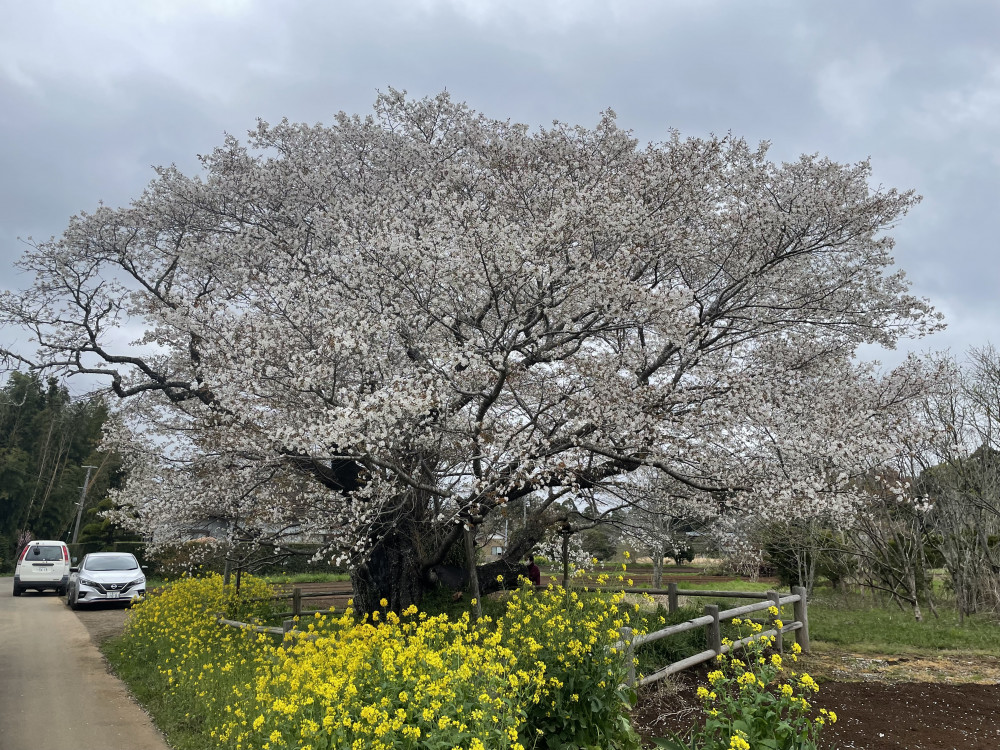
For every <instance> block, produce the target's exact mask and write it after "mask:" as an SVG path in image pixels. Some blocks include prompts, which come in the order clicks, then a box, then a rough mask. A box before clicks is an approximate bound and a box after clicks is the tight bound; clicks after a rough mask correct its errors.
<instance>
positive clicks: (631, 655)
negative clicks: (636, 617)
mask: <svg viewBox="0 0 1000 750" xmlns="http://www.w3.org/2000/svg"><path fill="white" fill-rule="evenodd" d="M618 632H619V633H620V634H621V640H622V643H623V644H624V646H625V648H624V649H622V651H623V652H624V654H625V657H624V658H625V684H626V685H628V686H629V687H635V646H633V645H632V628H630V627H628V626H627V625H626V626H625V627H622V628H619V629H618Z"/></svg>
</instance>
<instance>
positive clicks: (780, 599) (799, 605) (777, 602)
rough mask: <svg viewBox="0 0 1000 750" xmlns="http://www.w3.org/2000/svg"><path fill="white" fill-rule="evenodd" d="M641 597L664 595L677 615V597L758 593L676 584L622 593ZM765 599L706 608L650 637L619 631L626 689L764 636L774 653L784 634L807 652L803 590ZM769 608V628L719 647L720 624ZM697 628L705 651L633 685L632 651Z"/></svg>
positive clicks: (795, 588)
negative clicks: (787, 609) (788, 612)
mask: <svg viewBox="0 0 1000 750" xmlns="http://www.w3.org/2000/svg"><path fill="white" fill-rule="evenodd" d="M630 592H631V593H644V594H666V595H667V597H668V607H669V610H670V611H671V612H675V611H677V598H678V596H681V595H683V596H696V597H710V598H713V599H759V598H760V593H759V592H756V593H751V592H746V591H688V590H682V591H678V589H677V586H676V584H670V585H669V587H668V588H667V589H655V590H650V589H626V593H630ZM766 595H767V599H765V600H763V601H758V602H755V603H754V604H746V605H744V606H742V607H735V608H733V609H726V610H722V611H721V612H720V611H719V607H718V605H715V604H709V605H707V606H706V607H705V614H704V615H702V616H701V617H696V618H694V619H693V620H688V621H687V622H682V623H678V624H676V625H670V626H668V627H665V628H663V629H661V630H657V631H654V632H652V633H645V634H643V635H637V636H635V637H633V636H632V630H631V628H627V627H626V628H621V631H622V640H621V641H619V643H618V644H617V645H618V647H619V648H620V649H622V650H623V651H624V654H625V663H626V665H627V669H628V674H627V678H626V680H627V684H628V685H629V686H636V685H638V686H642V685H649V684H650V683H652V682H656V681H657V680H662V679H663V678H664V677H667V676H668V675H672V674H675V673H677V672H680V671H683V670H685V669H688V668H690V667H694V666H697V665H698V664H703V663H705V662H707V661H710V660H711V659H714V658H715V657H716V656H719V655H720V654H725V653H729V652H730V651H735V650H737V649H741V648H743V647H744V646H746V645H747V644H748V643H750V642H751V641H753V640H755V639H758V638H762V637H764V636H773V637H774V639H775V643H774V645H775V648H776V649H777V650H778V652H779V653H780V652H782V651H783V650H784V634H785V633H793V634H794V637H795V640H796V642H797V643H798V644H799V646H800V647H801V649H802V650H803V651H804V652H807V653H808V651H809V610H808V603H807V600H806V590H805V588H804V587H802V586H793V587H792V590H791V594H790V595H785V596H782V595H780V594H779V593H778V592H776V591H768V592H767V594H766ZM787 604H791V605H792V607H793V610H792V611H793V615H792V616H793V618H794V619H793V620H792V621H790V622H785V621H784V619H783V618H782V617H781V608H782V607H783V606H785V605H787ZM769 607H777V609H778V616H777V617H775V616H773V615H772V616H769V617H768V621H769V622H770V624H771V627H770V628H769V629H767V630H764V631H762V632H760V633H755V634H754V635H752V636H748V637H747V638H741V639H740V640H738V641H735V642H733V643H732V644H723V643H722V627H721V625H722V623H723V622H725V621H728V620H732V619H733V618H735V617H743V616H744V615H749V614H753V613H754V612H761V611H763V610H766V609H768V608H769ZM775 620H781V621H782V626H781V627H780V628H779V627H777V625H776V623H775V622H774V621H775ZM698 628H705V641H706V646H707V648H706V649H705V650H704V651H702V652H700V653H697V654H693V655H691V656H689V657H687V658H685V659H681V660H680V661H676V662H674V663H672V664H667V665H666V666H664V667H662V668H661V669H659V670H657V671H656V672H654V673H652V674H649V675H646V676H644V677H643V678H642V679H640V680H639V681H638V682H636V675H635V649H637V648H639V647H640V646H642V645H644V644H647V643H653V642H654V641H658V640H660V639H661V638H668V637H670V636H672V635H678V634H680V633H686V632H688V631H690V630H696V629H698Z"/></svg>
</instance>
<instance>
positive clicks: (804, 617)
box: [792, 586, 809, 654]
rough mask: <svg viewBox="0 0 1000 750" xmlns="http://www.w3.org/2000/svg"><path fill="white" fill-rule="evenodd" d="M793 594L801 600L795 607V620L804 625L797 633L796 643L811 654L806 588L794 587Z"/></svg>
mask: <svg viewBox="0 0 1000 750" xmlns="http://www.w3.org/2000/svg"><path fill="white" fill-rule="evenodd" d="M792 593H793V594H797V595H798V597H799V600H798V601H797V602H795V604H794V605H793V608H794V612H795V619H796V620H797V621H798V622H801V623H802V627H801V628H799V629H798V630H796V631H795V642H796V643H798V644H799V646H800V647H801V648H802V651H803V652H804V653H806V654H808V653H809V605H808V603H807V601H806V587H805V586H792Z"/></svg>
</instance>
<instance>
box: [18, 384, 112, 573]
mask: <svg viewBox="0 0 1000 750" xmlns="http://www.w3.org/2000/svg"><path fill="white" fill-rule="evenodd" d="M107 416H108V413H107V408H106V406H105V404H104V403H103V401H102V400H100V399H78V400H74V399H73V398H71V396H70V394H69V391H68V390H67V389H66V387H65V386H63V385H61V384H60V383H59V382H58V381H57V380H56V379H55V378H49V379H47V380H42V379H41V378H39V377H38V376H37V375H31V374H23V373H17V372H15V373H11V375H10V377H9V379H8V380H7V382H6V383H5V384H4V385H3V387H2V388H0V566H2V567H4V568H9V567H10V566H11V564H12V563H11V561H12V559H13V558H14V555H15V554H16V551H17V548H18V547H19V546H21V545H23V543H24V541H26V540H27V539H63V540H68V539H69V538H70V535H71V534H72V533H73V525H74V523H75V521H76V511H77V503H78V502H79V500H80V494H81V488H82V486H83V482H84V479H85V477H86V469H85V468H83V467H84V466H86V465H88V464H89V465H91V466H94V467H96V468H95V469H94V470H93V471H92V472H91V475H90V485H89V488H88V492H87V503H86V504H85V506H84V507H85V514H84V517H83V519H82V521H83V522H82V525H81V530H80V536H79V541H88V540H89V541H99V540H102V539H103V540H105V541H111V540H112V539H113V538H114V537H115V534H116V533H117V532H116V530H115V529H114V528H113V527H112V526H110V524H109V523H107V522H105V521H103V520H102V519H101V518H100V516H99V515H98V511H99V510H100V507H99V506H100V504H101V502H102V500H101V499H102V498H104V497H105V496H106V494H107V491H108V489H109V487H112V486H116V485H118V484H120V482H121V480H122V472H121V466H120V461H119V460H118V458H117V457H116V456H115V455H113V454H107V453H104V452H102V451H100V450H99V445H100V441H101V430H102V427H103V425H104V422H105V420H106V419H107ZM105 502H106V501H105Z"/></svg>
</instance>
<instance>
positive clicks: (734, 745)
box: [729, 730, 750, 750]
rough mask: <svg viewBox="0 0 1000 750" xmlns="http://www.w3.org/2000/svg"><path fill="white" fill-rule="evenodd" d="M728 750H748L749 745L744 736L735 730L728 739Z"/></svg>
mask: <svg viewBox="0 0 1000 750" xmlns="http://www.w3.org/2000/svg"><path fill="white" fill-rule="evenodd" d="M729 747H730V750H750V743H749V742H747V740H746V735H745V734H744V733H743V732H741V731H739V730H737V731H736V734H734V735H733V736H732V737H730V738H729Z"/></svg>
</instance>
